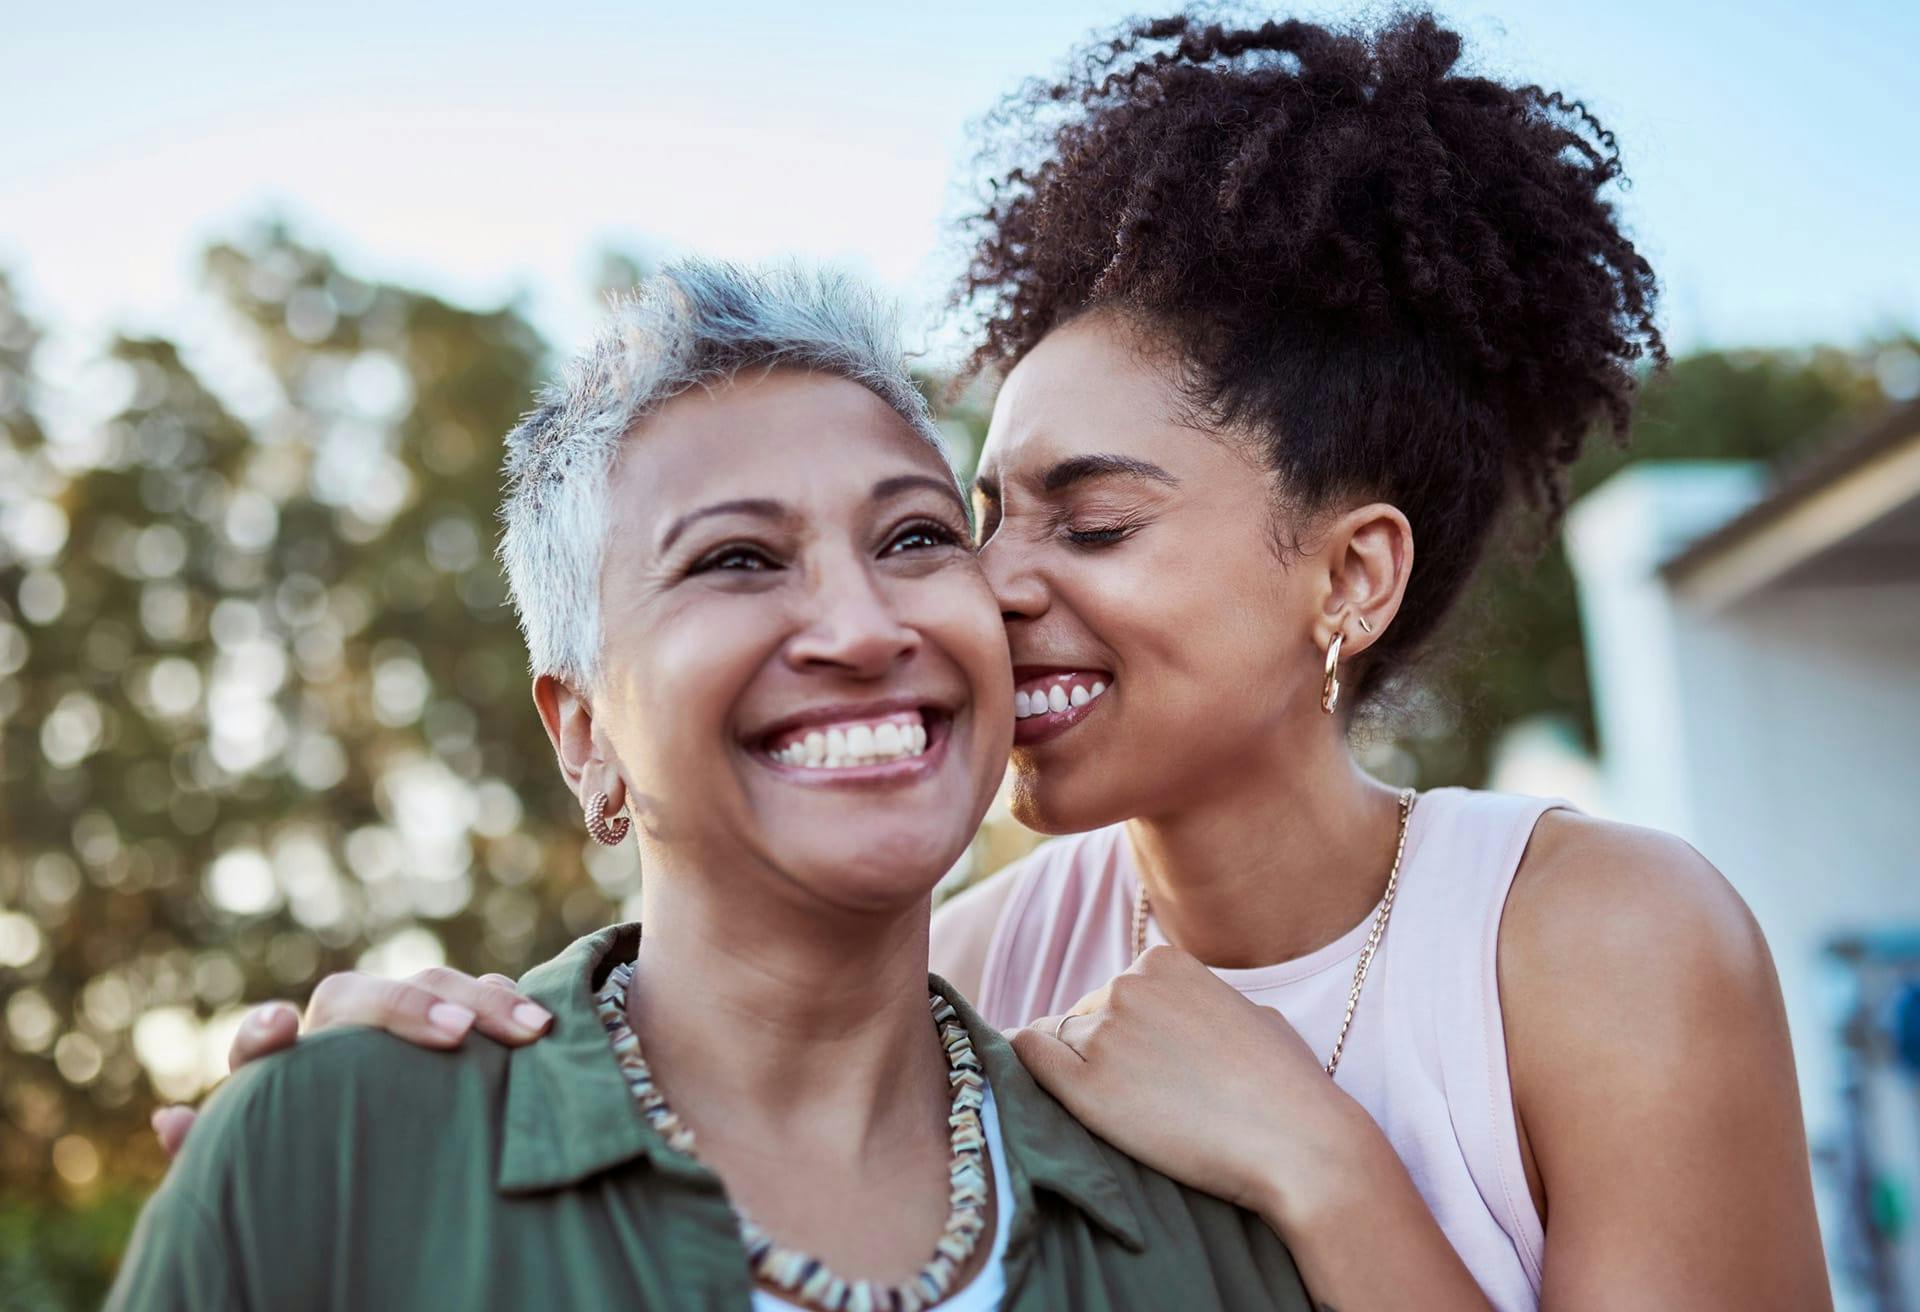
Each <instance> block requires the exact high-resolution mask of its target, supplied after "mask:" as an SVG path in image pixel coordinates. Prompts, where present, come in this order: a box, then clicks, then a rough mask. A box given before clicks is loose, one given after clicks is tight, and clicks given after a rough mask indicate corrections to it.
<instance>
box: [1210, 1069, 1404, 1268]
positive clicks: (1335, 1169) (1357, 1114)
mask: <svg viewBox="0 0 1920 1312" xmlns="http://www.w3.org/2000/svg"><path fill="white" fill-rule="evenodd" d="M1336 1093H1337V1099H1338V1100H1337V1102H1336V1103H1334V1105H1332V1106H1330V1107H1329V1108H1328V1109H1327V1113H1328V1114H1326V1115H1324V1116H1322V1117H1316V1120H1319V1121H1320V1123H1321V1127H1322V1128H1321V1129H1319V1130H1318V1131H1316V1133H1315V1134H1314V1136H1313V1137H1314V1138H1315V1139H1316V1140H1318V1142H1317V1144H1316V1147H1315V1150H1314V1151H1313V1152H1312V1154H1311V1156H1310V1157H1309V1158H1308V1159H1307V1160H1305V1161H1303V1160H1302V1159H1301V1156H1300V1151H1299V1143H1300V1138H1299V1135H1300V1127H1299V1126H1297V1125H1295V1126H1292V1127H1290V1129H1291V1132H1290V1133H1288V1134H1287V1135H1286V1136H1285V1137H1284V1140H1283V1142H1284V1143H1286V1145H1287V1147H1286V1149H1285V1151H1284V1155H1283V1152H1282V1151H1280V1150H1279V1148H1280V1145H1279V1144H1276V1146H1275V1147H1276V1150H1275V1151H1267V1152H1256V1154H1254V1156H1253V1160H1254V1162H1255V1163H1256V1171H1257V1179H1256V1182H1255V1184H1254V1186H1253V1187H1252V1189H1251V1190H1250V1191H1249V1194H1250V1196H1249V1198H1248V1200H1247V1202H1246V1206H1248V1207H1249V1208H1250V1209H1251V1210H1252V1211H1254V1212H1257V1213H1258V1214H1259V1215H1260V1217H1261V1218H1262V1219H1263V1220H1265V1221H1266V1223H1267V1224H1268V1226H1270V1227H1271V1228H1272V1229H1273V1230H1274V1231H1275V1233H1277V1234H1279V1235H1280V1237H1281V1238H1282V1239H1285V1240H1287V1241H1288V1243H1290V1244H1295V1243H1300V1242H1311V1241H1312V1239H1313V1237H1314V1236H1316V1235H1319V1234H1323V1233H1329V1232H1333V1231H1337V1230H1338V1229H1339V1227H1341V1226H1343V1225H1346V1224H1348V1223H1349V1222H1351V1220H1352V1219H1353V1218H1354V1216H1355V1215H1356V1214H1357V1213H1360V1212H1364V1211H1367V1210H1371V1209H1373V1208H1374V1207H1376V1206H1377V1202H1378V1200H1379V1199H1380V1198H1381V1197H1382V1195H1383V1194H1387V1193H1389V1192H1391V1191H1392V1190H1394V1189H1395V1188H1398V1187H1404V1188H1407V1189H1411V1188H1412V1187H1413V1182H1412V1180H1411V1178H1410V1177H1408V1175H1407V1172H1406V1167H1405V1166H1404V1165H1403V1164H1402V1163H1401V1161H1400V1158H1399V1156H1398V1155H1397V1154H1396V1153H1395V1152H1394V1151H1393V1145H1392V1144H1390V1143H1389V1142H1387V1137H1386V1135H1385V1134H1384V1133H1383V1132H1382V1131H1381V1129H1380V1126H1379V1124H1378V1123H1377V1122H1375V1121H1374V1119H1373V1117H1372V1116H1371V1115H1369V1114H1368V1113H1367V1111H1366V1109H1365V1108H1364V1107H1362V1106H1361V1105H1360V1104H1359V1103H1357V1102H1355V1101H1354V1100H1353V1099H1352V1098H1350V1097H1348V1096H1347V1095H1346V1094H1345V1093H1344V1092H1339V1091H1336Z"/></svg>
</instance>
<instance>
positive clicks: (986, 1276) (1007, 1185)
mask: <svg viewBox="0 0 1920 1312" xmlns="http://www.w3.org/2000/svg"><path fill="white" fill-rule="evenodd" d="M980 1128H981V1129H982V1130H984V1131H985V1132H986V1136H987V1153H988V1155H989V1156H991V1157H992V1158H993V1203H994V1208H993V1210H994V1223H993V1248H992V1250H991V1251H989V1252H988V1254H987V1264H986V1265H985V1266H983V1267H981V1268H980V1274H978V1275H976V1276H975V1277H974V1278H973V1279H971V1280H969V1281H968V1282H967V1283H966V1284H965V1285H963V1286H961V1287H960V1288H959V1289H957V1290H955V1291H954V1293H953V1296H952V1297H951V1298H948V1299H946V1300H945V1301H943V1302H939V1303H935V1304H934V1305H933V1306H932V1307H930V1308H928V1309H927V1312H994V1309H996V1308H998V1307H999V1306H1000V1299H1001V1297H1002V1296H1003V1295H1004V1294H1005V1293H1006V1292H1007V1279H1006V1269H1005V1258H1006V1255H1007V1232H1008V1230H1009V1229H1010V1227H1011V1226H1012V1224H1013V1183H1012V1182H1011V1181H1010V1180H1009V1179H1008V1178H1007V1150H1006V1146H1005V1144H1003V1143H1002V1142H1001V1140H1000V1113H999V1112H997V1111H995V1110H994V1106H993V1089H992V1087H991V1086H989V1087H988V1088H987V1090H986V1096H985V1097H984V1098H983V1099H982V1100H981V1103H980ZM753 1312H807V1310H806V1309H805V1308H802V1307H801V1306H800V1305H799V1304H797V1303H789V1302H787V1300H786V1299H784V1298H781V1297H779V1296H778V1295H776V1294H770V1293H768V1292H767V1291H766V1290H764V1289H758V1288H756V1289H755V1290H754V1291H753Z"/></svg>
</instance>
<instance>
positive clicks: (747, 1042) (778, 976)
mask: <svg viewBox="0 0 1920 1312" xmlns="http://www.w3.org/2000/svg"><path fill="white" fill-rule="evenodd" d="M646 868H647V871H648V877H647V882H646V889H645V892H644V894H643V897H642V916H643V923H644V925H645V929H644V932H643V934H642V937H641V943H640V951H639V955H638V957H637V958H636V960H635V963H634V982H633V988H632V991H631V993H630V995H629V997H628V1012H629V1015H630V1017H631V1020H632V1024H633V1027H634V1032H635V1034H636V1035H637V1036H638V1037H639V1039H640V1043H641V1047H642V1050H643V1051H644V1052H645V1053H646V1054H647V1059H648V1063H649V1065H650V1066H651V1067H652V1068H653V1071H654V1073H655V1076H656V1078H657V1079H659V1081H660V1083H661V1087H662V1089H663V1090H664V1091H665V1092H666V1093H667V1095H668V1097H669V1100H670V1101H671V1103H672V1104H673V1106H674V1108H675V1110H676V1111H677V1112H679V1113H680V1115H681V1116H682V1117H683V1118H685V1119H686V1120H687V1121H688V1123H689V1124H691V1125H692V1126H693V1127H694V1129H695V1132H696V1134H698V1135H700V1136H701V1137H702V1138H703V1139H706V1138H710V1137H712V1134H713V1132H714V1129H715V1127H723V1128H722V1129H721V1130H720V1132H721V1133H723V1134H724V1135H725V1136H726V1138H727V1139H729V1140H733V1141H735V1142H739V1143H751V1142H753V1141H755V1140H757V1141H759V1142H761V1143H764V1144H778V1143H780V1142H782V1141H785V1142H788V1143H795V1142H805V1143H810V1144H813V1145H815V1146H817V1147H819V1148H820V1149H822V1150H824V1151H829V1152H835V1153H838V1152H842V1151H844V1152H848V1153H854V1154H858V1153H864V1152H866V1151H869V1150H872V1149H874V1148H876V1147H884V1145H885V1144H886V1143H889V1142H903V1141H909V1140H914V1139H923V1138H925V1136H926V1135H927V1134H929V1133H930V1130H929V1125H932V1126H935V1127H939V1126H941V1125H942V1124H943V1123H944V1120H945V1111H944V1108H945V1104H946V1100H947V1098H948V1083H947V1078H946V1063H945V1058H944V1056H943V1054H942V1052H941V1049H940V1046H939V1044H938V1043H937V1042H936V1040H935V1031H934V1027H933V1021H932V1018H931V1016H930V1014H929V1012H928V1007H927V921H928V915H929V910H930V900H929V899H922V900H921V901H920V902H919V903H917V904H915V905H914V906H913V907H911V908H909V909H907V910H905V911H903V912H898V913H840V912H832V911H824V910H823V909H822V908H820V907H819V906H818V905H806V904H805V901H806V899H805V898H804V897H801V896H799V895H796V896H795V897H793V898H782V897H779V896H777V895H776V896H769V895H768V893H767V891H766V889H765V887H764V885H762V886H761V887H759V888H753V889H734V890H733V891H732V892H731V893H729V891H728V889H727V885H726V881H723V880H715V879H712V878H710V877H707V876H706V875H705V874H704V872H703V873H696V872H694V871H691V870H687V871H676V870H674V869H673V865H672V862H671V860H669V859H663V854H659V853H651V852H650V853H648V855H647V862H646ZM933 1111H938V1112H939V1116H938V1117H937V1118H935V1119H932V1120H931V1121H930V1119H929V1113H931V1112H933ZM940 1133H941V1134H944V1130H941V1131H940ZM796 1136H797V1138H796ZM703 1153H704V1150H703Z"/></svg>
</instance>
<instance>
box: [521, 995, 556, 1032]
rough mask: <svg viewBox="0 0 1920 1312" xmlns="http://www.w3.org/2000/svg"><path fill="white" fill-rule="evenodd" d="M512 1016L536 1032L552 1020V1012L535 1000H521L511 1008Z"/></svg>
mask: <svg viewBox="0 0 1920 1312" xmlns="http://www.w3.org/2000/svg"><path fill="white" fill-rule="evenodd" d="M513 1018H514V1020H515V1021H517V1022H519V1023H520V1024H521V1025H523V1026H525V1027H526V1028H527V1029H530V1030H532V1031H533V1032H534V1033H536V1034H538V1033H539V1032H540V1031H541V1030H544V1029H545V1028H546V1027H547V1025H548V1024H549V1023H550V1022H551V1021H552V1020H553V1013H552V1012H550V1011H548V1010H547V1009H546V1008H545V1007H542V1006H540V1005H539V1004H538V1003H535V1002H523V1003H521V1004H520V1005H519V1006H517V1007H515V1008H514V1009H513Z"/></svg>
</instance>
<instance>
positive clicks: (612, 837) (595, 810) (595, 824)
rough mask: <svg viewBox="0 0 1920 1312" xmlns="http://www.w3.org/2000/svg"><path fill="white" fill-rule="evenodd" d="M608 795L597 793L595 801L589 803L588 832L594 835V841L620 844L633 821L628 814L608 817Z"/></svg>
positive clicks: (631, 826) (594, 796) (611, 844)
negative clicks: (628, 817)
mask: <svg viewBox="0 0 1920 1312" xmlns="http://www.w3.org/2000/svg"><path fill="white" fill-rule="evenodd" d="M607 801H608V798H607V795H606V794H605V793H595V794H594V795H593V801H591V802H589V803H588V804H587V832H588V833H589V834H592V835H593V841H594V842H596V843H604V844H605V845H606V846H608V847H618V846H620V843H621V840H623V839H625V838H626V836H627V831H628V830H629V829H632V828H633V821H631V820H629V819H627V817H626V816H623V815H621V816H615V817H614V818H613V819H611V820H609V819H607Z"/></svg>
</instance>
